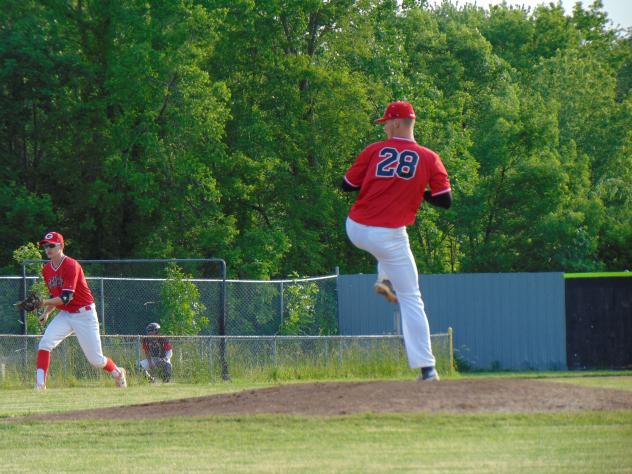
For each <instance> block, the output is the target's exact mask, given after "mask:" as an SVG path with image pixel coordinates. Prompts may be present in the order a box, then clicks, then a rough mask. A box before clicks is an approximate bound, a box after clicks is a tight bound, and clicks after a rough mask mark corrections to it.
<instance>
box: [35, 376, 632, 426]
mask: <svg viewBox="0 0 632 474" xmlns="http://www.w3.org/2000/svg"><path fill="white" fill-rule="evenodd" d="M622 409H628V410H629V409H632V391H624V390H611V389H603V388H588V387H581V386H577V385H572V384H567V383H556V382H551V381H543V380H530V379H477V380H448V381H441V382H417V381H370V382H322V383H306V384H288V385H279V386H276V387H269V388H262V389H257V390H246V391H242V392H237V393H230V394H220V395H211V396H207V397H196V398H185V399H180V400H170V401H164V402H157V403H147V404H142V405H130V406H124V407H113V408H101V409H96V410H82V411H75V412H64V413H58V414H51V415H42V416H37V417H34V418H37V419H47V420H77V419H87V418H90V419H95V418H98V419H112V418H117V419H141V418H159V417H170V416H207V415H251V414H257V413H282V414H291V415H325V416H332V415H333V416H335V415H347V414H351V413H412V412H450V413H464V412H469V413H474V412H547V411H564V410H622Z"/></svg>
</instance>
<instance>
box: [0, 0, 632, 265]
mask: <svg viewBox="0 0 632 474" xmlns="http://www.w3.org/2000/svg"><path fill="white" fill-rule="evenodd" d="M0 4H1V8H0V159H1V160H2V166H1V167H0V241H1V243H2V245H1V246H0V267H4V270H5V272H10V273H15V271H16V268H14V267H13V266H12V252H13V250H14V249H16V248H18V247H20V246H22V245H24V244H26V243H27V242H33V241H36V240H37V239H38V238H39V237H40V236H41V235H42V234H43V233H44V232H45V231H46V230H52V229H54V230H58V231H60V232H62V233H63V234H64V235H65V236H67V238H68V241H69V247H68V253H69V254H70V255H72V256H74V257H76V258H93V259H96V258H131V257H180V258H184V257H219V258H224V259H225V260H226V262H227V266H228V270H229V276H230V277H250V278H269V277H277V276H285V275H288V274H290V273H291V272H298V273H300V274H310V275H314V274H325V273H330V272H332V271H333V269H334V268H335V267H336V266H339V267H340V270H341V272H343V273H355V272H372V271H374V269H373V265H374V262H373V260H372V259H371V258H369V256H368V255H367V254H365V253H363V252H360V251H358V250H356V249H354V248H353V246H352V245H350V244H349V242H348V241H347V238H346V235H345V233H344V219H345V216H346V213H347V211H348V208H349V206H350V203H351V202H352V199H353V196H349V195H346V194H343V193H341V192H340V191H339V190H338V189H337V187H338V184H339V182H340V180H341V177H342V175H343V173H344V171H345V170H346V169H347V168H348V166H349V165H350V164H351V163H352V161H353V159H354V158H355V156H356V155H357V154H358V153H359V152H360V151H361V150H362V148H363V147H364V146H365V145H367V144H368V143H370V142H372V141H375V140H378V139H381V138H382V137H383V131H382V130H381V128H380V127H379V126H377V125H375V124H373V122H372V120H373V119H374V118H376V117H378V116H380V115H381V113H382V111H383V109H384V106H385V105H386V103H387V102H389V101H391V100H394V99H401V98H405V99H407V100H409V101H411V102H412V103H413V105H414V106H415V108H416V110H417V114H418V121H417V129H416V137H417V140H418V141H419V142H421V143H422V144H424V145H427V146H429V147H430V148H432V149H434V150H436V151H437V152H439V153H440V155H441V156H442V158H443V160H444V162H445V163H446V166H447V168H448V171H449V173H450V175H451V178H452V184H453V189H454V205H453V208H452V209H450V210H449V211H448V212H437V211H436V210H435V209H432V208H430V207H428V206H427V205H424V206H422V209H421V210H420V212H419V215H418V219H417V222H416V224H415V225H414V226H412V227H411V228H410V229H409V231H410V236H411V242H412V246H413V250H414V252H415V254H416V256H417V261H418V265H419V268H420V271H422V272H457V271H462V272H477V271H553V270H563V271H583V270H591V271H596V270H622V269H626V268H627V269H630V268H631V267H632V245H630V242H632V127H631V125H632V93H631V92H630V86H631V85H632V34H631V33H630V32H629V31H628V32H622V31H615V30H614V29H613V27H612V25H611V23H610V22H609V20H608V18H607V17H606V15H605V14H604V12H603V9H602V6H601V3H600V1H596V2H595V3H594V4H592V5H591V6H589V7H583V6H582V5H581V4H578V5H577V6H576V7H575V10H574V11H573V12H572V14H571V15H565V13H564V11H563V9H562V8H561V7H560V6H559V5H555V4H550V5H549V6H541V7H538V8H536V9H535V10H533V11H529V10H525V9H524V8H521V7H510V6H506V5H504V6H496V7H492V8H491V10H489V11H486V10H483V9H481V8H477V7H473V6H465V7H456V6H453V5H452V4H450V3H448V2H445V3H444V4H443V5H441V6H438V7H429V6H428V5H427V2H426V1H425V0H417V1H415V0H404V1H403V2H400V1H395V0H329V1H323V0H291V1H290V0H267V1H265V2H258V1H255V0H173V1H169V2H157V1H153V0H149V1H147V0H143V1H139V0H125V1H122V0H71V1H57V0H46V1H42V0H0Z"/></svg>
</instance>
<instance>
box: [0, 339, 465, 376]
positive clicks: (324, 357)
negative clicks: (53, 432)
mask: <svg viewBox="0 0 632 474" xmlns="http://www.w3.org/2000/svg"><path fill="white" fill-rule="evenodd" d="M40 337H41V336H20V335H0V386H2V387H4V388H15V387H27V386H30V385H32V384H33V383H34V382H33V381H34V377H35V364H36V353H37V345H38V343H39V340H40ZM142 339H143V337H142V336H102V344H103V352H104V353H105V354H106V355H107V356H109V357H112V359H114V360H115V361H116V363H117V364H118V365H121V366H123V367H125V368H127V369H128V373H129V378H130V382H131V383H132V384H136V383H146V382H145V381H144V380H143V378H142V377H141V376H140V374H139V372H138V371H137V370H135V368H136V367H137V362H138V361H139V360H141V359H143V358H144V357H145V356H144V354H143V352H142V348H141V342H142ZM431 339H432V345H433V352H434V354H435V357H436V359H437V369H438V370H439V372H440V373H442V374H446V373H451V372H452V370H453V354H452V332H451V331H448V333H445V334H433V335H432V336H431ZM169 340H170V341H171V343H172V344H173V358H172V364H173V381H174V382H176V383H209V382H219V381H222V380H225V379H226V375H227V374H228V375H229V376H230V378H231V379H232V380H243V381H252V382H256V381H265V382H269V381H276V380H279V381H282V380H300V379H327V378H352V377H362V378H370V377H376V378H381V377H397V376H403V377H410V376H411V371H410V369H408V366H407V359H406V353H405V350H404V345H403V339H402V337H401V336H225V337H220V336H194V337H190V336H170V337H169ZM222 346H224V349H223V351H224V353H225V363H226V367H222ZM225 370H227V372H225ZM111 383H112V381H111V379H110V377H109V376H108V375H107V374H106V373H105V372H104V371H102V370H98V369H96V368H94V367H92V366H91V365H90V364H89V363H88V361H87V360H86V358H85V356H84V355H83V352H82V351H81V348H80V346H79V343H78V341H77V339H76V337H74V336H71V337H68V338H67V339H65V340H64V341H63V342H62V343H61V344H60V345H59V347H57V348H56V349H55V350H54V351H53V352H52V356H51V367H50V371H49V377H48V386H49V387H67V386H76V385H94V384H104V385H107V384H111Z"/></svg>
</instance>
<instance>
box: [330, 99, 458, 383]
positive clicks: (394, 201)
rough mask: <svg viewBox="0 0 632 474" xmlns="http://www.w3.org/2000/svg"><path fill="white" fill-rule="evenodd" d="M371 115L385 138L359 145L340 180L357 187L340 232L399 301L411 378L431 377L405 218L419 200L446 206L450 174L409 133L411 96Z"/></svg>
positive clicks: (383, 290) (378, 286)
mask: <svg viewBox="0 0 632 474" xmlns="http://www.w3.org/2000/svg"><path fill="white" fill-rule="evenodd" d="M376 122H379V123H383V124H384V132H386V136H387V139H386V140H384V141H380V142H376V143H372V144H370V145H369V146H368V147H366V148H365V149H364V150H363V151H362V152H361V153H360V155H359V156H358V157H357V158H356V160H355V162H354V163H353V165H352V166H351V168H349V170H348V171H347V173H346V174H345V176H344V179H343V182H342V189H343V190H344V191H359V194H358V196H357V198H356V201H355V203H354V204H353V206H352V207H351V210H350V211H349V216H348V218H347V222H346V230H347V235H348V236H349V239H350V240H351V242H352V243H353V244H354V245H355V246H356V247H358V248H360V249H363V250H366V251H367V252H369V253H371V254H372V255H373V256H374V257H375V258H376V259H377V273H378V280H377V282H376V283H375V290H376V291H377V292H378V293H380V294H382V295H383V296H384V297H385V298H386V299H387V300H388V301H390V302H392V303H399V306H400V312H401V318H402V331H403V334H404V343H405V346H406V353H407V355H408V364H409V366H410V367H411V368H420V369H421V373H420V374H419V377H418V379H419V380H439V375H438V374H437V371H436V369H435V358H434V356H433V354H432V348H431V346H430V328H429V325H428V319H427V317H426V313H425V311H424V303H423V301H422V299H421V292H420V290H419V276H418V273H417V264H416V263H415V258H414V256H413V254H412V252H411V250H410V244H409V242H408V233H407V232H406V226H408V225H411V224H412V223H413V222H414V221H415V216H416V214H417V210H418V208H419V206H420V205H421V203H422V201H424V200H425V201H427V202H429V203H430V204H432V205H434V206H438V207H443V208H446V209H447V208H449V207H450V205H451V204H452V191H451V188H450V181H449V180H448V173H447V172H446V169H445V167H444V166H443V163H442V162H441V159H440V158H439V155H437V154H436V153H435V152H433V151H432V150H430V149H428V148H425V147H423V146H421V145H419V144H417V142H416V141H415V138H414V126H415V111H414V109H413V107H412V105H411V104H409V103H408V102H402V101H398V102H393V103H391V104H389V105H388V107H387V108H386V111H385V112H384V116H383V117H381V118H379V119H377V120H376ZM428 187H429V188H430V189H429V190H427V189H426V188H428Z"/></svg>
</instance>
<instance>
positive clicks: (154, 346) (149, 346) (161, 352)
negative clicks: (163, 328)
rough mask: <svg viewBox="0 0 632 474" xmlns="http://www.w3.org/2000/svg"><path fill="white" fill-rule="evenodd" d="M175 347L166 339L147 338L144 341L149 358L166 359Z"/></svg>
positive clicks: (144, 349)
mask: <svg viewBox="0 0 632 474" xmlns="http://www.w3.org/2000/svg"><path fill="white" fill-rule="evenodd" d="M171 349H173V346H172V345H171V343H170V342H169V339H168V338H166V337H155V336H154V337H146V338H144V339H143V351H145V354H147V357H165V355H166V354H167V352H168V351H170V350H171Z"/></svg>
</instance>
